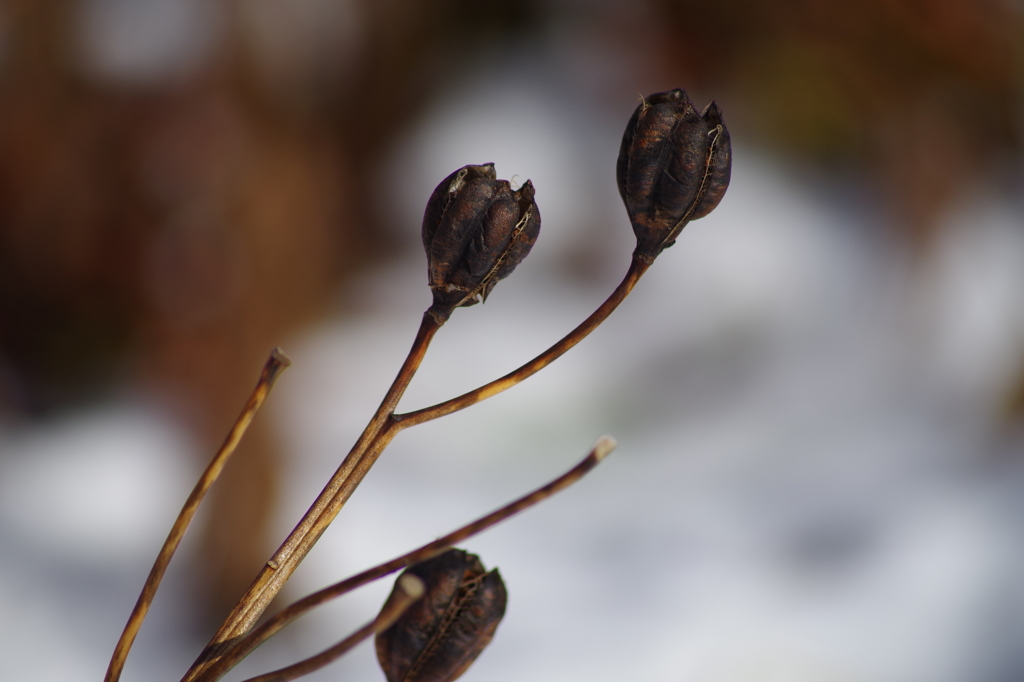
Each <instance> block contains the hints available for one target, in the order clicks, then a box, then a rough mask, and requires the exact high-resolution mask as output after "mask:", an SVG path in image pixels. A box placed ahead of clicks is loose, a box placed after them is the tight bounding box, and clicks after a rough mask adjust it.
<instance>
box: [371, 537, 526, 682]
mask: <svg viewBox="0 0 1024 682" xmlns="http://www.w3.org/2000/svg"><path fill="white" fill-rule="evenodd" d="M410 573H411V574H413V575H415V576H416V577H417V578H419V579H420V580H422V581H423V583H424V585H425V587H426V594H425V595H424V596H423V598H422V599H420V600H419V601H417V602H416V603H414V604H413V605H412V606H410V607H409V609H408V610H407V611H406V612H405V613H404V614H402V616H401V617H400V618H399V619H398V620H397V621H396V622H395V624H394V625H392V626H391V627H390V628H388V629H387V630H384V631H383V632H381V633H379V634H378V635H377V638H376V644H377V660H378V661H379V662H380V667H381V669H383V671H384V675H385V676H386V677H387V679H388V682H451V681H452V680H454V679H456V678H458V677H459V676H460V675H462V673H464V672H466V670H467V669H468V668H469V666H470V665H471V664H472V663H473V661H474V660H476V657H477V656H479V655H480V652H482V651H483V650H484V647H486V646H487V645H488V644H489V643H490V641H491V638H492V637H493V636H494V631H495V630H496V629H497V628H498V623H499V622H501V618H502V616H504V615H505V600H506V593H505V584H504V583H503V582H502V580H501V576H500V575H499V574H498V571H497V569H494V570H492V571H485V570H484V567H483V564H481V563H480V559H479V557H477V556H476V555H473V554H467V553H466V552H465V551H464V550H461V549H450V550H448V551H447V552H445V553H443V554H440V555H438V556H436V557H434V558H433V559H428V560H427V561H424V562H422V563H419V564H416V565H415V566H410V567H409V568H407V569H406V570H405V571H404V572H403V573H402V575H403V576H404V575H406V574H410ZM399 580H401V576H399ZM396 589H397V588H396ZM392 598H394V591H393V592H392V597H389V600H390V599H392Z"/></svg>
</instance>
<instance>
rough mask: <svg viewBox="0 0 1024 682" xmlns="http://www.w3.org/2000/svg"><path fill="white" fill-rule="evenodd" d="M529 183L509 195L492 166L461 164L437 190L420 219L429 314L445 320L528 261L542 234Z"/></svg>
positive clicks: (507, 184)
mask: <svg viewBox="0 0 1024 682" xmlns="http://www.w3.org/2000/svg"><path fill="white" fill-rule="evenodd" d="M533 197H534V189H533V184H532V183H531V182H530V181H529V180H527V181H526V184H525V185H523V186H522V187H520V188H519V189H518V190H515V191H513V190H512V187H511V186H510V185H509V183H508V181H507V180H498V179H497V175H496V174H495V172H494V164H493V163H488V164H484V165H482V166H464V167H462V168H460V169H459V170H457V171H455V172H454V173H452V174H451V175H449V176H448V177H447V178H445V179H444V180H443V181H442V182H441V184H439V185H438V186H437V188H436V189H435V190H434V192H433V193H432V194H431V195H430V199H429V200H428V201H427V210H426V212H425V213H424V215H423V247H424V249H426V252H427V266H428V273H429V282H430V288H431V290H432V291H433V293H434V304H433V306H431V308H430V311H431V314H432V315H433V316H434V318H435V319H437V320H438V321H439V322H444V321H445V320H447V319H448V316H449V315H451V313H452V311H453V310H454V309H455V308H458V307H459V306H470V305H474V304H475V303H478V302H479V301H480V300H486V299H487V295H488V294H489V293H490V292H491V289H493V288H494V285H495V284H497V282H498V280H500V279H503V278H505V277H507V276H508V275H510V274H512V270H514V269H515V267H516V266H517V265H519V263H521V262H522V260H523V259H524V258H526V254H528V253H529V252H530V248H531V247H532V246H533V244H534V242H535V241H536V240H537V234H538V233H539V232H540V212H539V211H538V210H537V204H536V202H535V201H534V200H533Z"/></svg>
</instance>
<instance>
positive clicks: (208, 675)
mask: <svg viewBox="0 0 1024 682" xmlns="http://www.w3.org/2000/svg"><path fill="white" fill-rule="evenodd" d="M614 448H615V440H614V439H613V438H611V437H609V436H603V437H601V438H600V439H598V441H597V443H595V444H594V447H593V449H591V451H590V453H589V454H587V456H586V457H585V458H584V459H583V460H582V461H581V462H580V463H579V464H577V465H576V466H574V467H573V468H572V469H570V470H569V471H567V472H565V473H564V474H562V475H561V476H559V477H558V478H556V479H555V480H553V481H551V482H550V483H548V484H546V485H544V486H542V487H540V488H537V489H536V490H534V491H533V492H531V493H529V494H527V495H524V496H522V497H520V498H518V499H517V500H515V501H513V502H510V503H509V504H507V505H505V506H504V507H501V508H500V509H497V510H495V511H493V512H491V513H490V514H487V515H486V516H483V517H481V518H479V519H477V520H475V521H473V522H471V523H468V524H466V525H465V526H462V527H461V528H459V529H457V530H455V531H453V532H451V533H449V534H447V535H445V536H443V537H440V538H438V539H437V540H434V541H433V542H430V543H427V544H426V545H423V546H422V547H420V548H418V549H414V550H413V551H411V552H407V553H406V554H403V555H402V556H400V557H397V558H395V559H392V560H391V561H388V562H386V563H383V564H380V565H379V566H374V567H373V568H370V569H367V570H365V571H363V572H362V573H359V574H357V575H354V576H352V577H351V578H347V579H345V580H342V581H341V582H338V583H335V584H333V585H330V586H328V587H325V588H324V589H322V590H320V591H318V592H314V593H313V594H311V595H309V596H307V597H304V598H303V599H300V600H299V601H297V602H295V603H294V604H291V605H290V606H288V607H286V608H284V609H282V610H281V611H279V612H278V613H276V614H275V615H273V616H271V617H270V618H269V619H267V621H266V622H265V623H263V624H262V625H260V626H259V627H257V628H256V629H254V630H253V631H252V632H250V633H249V634H248V635H246V636H245V637H244V638H242V639H240V640H239V641H238V642H236V643H235V644H234V645H233V646H231V648H229V649H227V650H226V651H225V652H224V653H223V655H222V656H221V658H220V659H219V660H217V661H216V662H215V663H214V664H213V665H211V666H210V667H209V668H208V669H207V670H206V671H205V673H204V674H203V676H202V678H201V679H202V680H204V682H205V681H209V682H212V681H214V680H219V679H220V678H221V677H222V676H224V675H225V674H227V672H228V671H229V670H231V668H232V667H234V666H235V665H237V664H238V662H239V661H241V660H242V659H243V658H245V657H246V656H248V655H249V654H250V653H252V652H253V651H254V650H255V649H256V647H258V646H259V645H260V644H262V643H263V642H265V641H267V640H268V639H270V638H271V637H272V636H274V635H275V634H277V633H278V632H280V631H281V630H282V629H283V628H284V627H286V626H287V625H289V624H290V623H292V622H294V621H295V620H296V619H298V618H299V617H300V616H302V615H303V614H305V613H307V612H308V611H311V610H313V609H315V608H316V607H318V606H321V605H323V604H325V603H327V602H329V601H331V600H333V599H337V598H338V597H340V596H342V595H344V594H347V593H349V592H351V591H352V590H355V589H357V588H359V587H362V586H363V585H367V584H369V583H371V582H373V581H375V580H378V579H380V578H383V577H384V576H386V575H388V574H390V573H394V572H395V571H397V570H400V569H402V568H405V567H406V566H410V565H412V564H416V563H419V562H421V561H426V560H427V559H430V558H432V557H434V556H437V555H438V554H441V553H442V552H444V551H445V550H447V549H448V548H449V547H451V546H452V545H454V544H456V543H458V542H462V541H463V540H465V539H466V538H469V537H472V536H473V535H476V534H477V533H480V532H482V531H484V530H487V529H488V528H490V527H491V526H494V525H495V524H498V523H500V522H502V521H504V520H505V519H507V518H509V517H511V516H514V515H515V514H518V513H519V512H521V511H523V510H524V509H527V508H529V507H532V506H533V505H535V504H537V503H538V502H542V501H543V500H545V499H547V498H549V497H551V496H552V495H554V494H555V493H557V492H559V491H561V490H564V489H565V488H568V487H569V486H570V485H572V484H573V483H575V482H576V481H578V480H580V479H581V478H583V476H585V475H586V474H587V473H588V472H589V471H590V470H591V469H593V468H594V467H595V466H597V464H598V463H599V462H600V461H601V460H603V459H604V458H605V457H607V456H608V454H609V453H610V452H611V451H612V450H613V449H614Z"/></svg>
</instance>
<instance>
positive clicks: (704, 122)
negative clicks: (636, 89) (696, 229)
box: [616, 89, 732, 262]
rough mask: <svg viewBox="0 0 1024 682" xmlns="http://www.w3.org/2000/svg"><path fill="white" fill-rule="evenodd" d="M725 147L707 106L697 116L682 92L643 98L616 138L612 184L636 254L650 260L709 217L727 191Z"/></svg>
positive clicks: (728, 154)
mask: <svg viewBox="0 0 1024 682" xmlns="http://www.w3.org/2000/svg"><path fill="white" fill-rule="evenodd" d="M731 167H732V146H731V142H730V139H729V131H728V130H727V129H726V127H725V124H724V123H723V122H722V112H721V111H719V109H718V105H716V104H715V103H714V102H712V103H711V104H709V105H708V106H707V108H705V109H704V111H703V112H702V113H699V114H698V113H697V110H696V109H695V108H694V106H693V103H692V102H691V101H690V98H689V97H687V96H686V93H685V92H684V91H682V90H679V89H676V90H670V91H668V92H659V93H657V94H654V95H651V96H650V97H647V98H645V99H644V100H643V102H641V103H640V106H639V107H637V109H636V111H635V112H633V116H632V118H630V119H629V124H628V125H627V126H626V132H625V134H624V135H623V136H622V146H621V147H620V148H619V159H618V163H617V164H616V180H617V181H618V184H619V194H621V195H622V200H623V201H624V202H625V204H626V211H627V212H628V213H629V220H630V222H631V223H632V224H633V232H634V233H635V234H636V239H637V247H636V254H637V255H638V256H639V257H640V258H642V259H644V260H646V261H647V262H650V261H652V260H653V259H654V258H655V257H657V255H658V254H659V253H661V251H662V250H663V249H666V248H668V247H670V246H672V244H674V243H675V240H676V237H678V236H679V232H680V231H681V230H682V229H683V227H684V226H685V225H686V223H688V222H689V221H691V220H696V219H697V218H702V217H704V216H706V215H707V214H708V213H710V212H711V211H712V210H713V209H714V208H715V206H717V205H718V202H719V201H721V199H722V196H723V195H724V194H725V190H726V188H727V187H728V186H729V174H730V169H731Z"/></svg>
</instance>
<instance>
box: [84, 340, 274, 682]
mask: <svg viewBox="0 0 1024 682" xmlns="http://www.w3.org/2000/svg"><path fill="white" fill-rule="evenodd" d="M290 364H291V360H289V359H288V356H286V355H285V354H284V352H282V351H281V349H280V348H275V349H273V350H272V351H271V352H270V357H269V358H267V362H266V363H265V364H264V365H263V370H262V372H260V378H259V381H257V382H256V387H255V388H254V389H253V391H252V394H251V395H250V396H249V399H248V401H246V403H245V407H244V408H243V409H242V413H241V414H240V415H238V419H236V420H235V423H234V426H232V427H231V431H230V432H228V435H227V438H225V439H224V443H223V445H221V446H220V449H219V450H217V452H216V454H214V456H213V459H211V460H210V463H209V464H208V465H207V467H206V470H205V471H203V473H202V475H201V476H200V477H199V480H198V481H197V482H196V485H195V487H194V488H192V492H191V493H190V494H189V496H188V499H187V500H185V504H184V506H182V508H181V511H180V512H179V513H178V518H177V519H175V521H174V525H172V526H171V531H170V533H168V534H167V539H166V540H164V544H163V547H161V548H160V553H159V554H157V557H156V561H154V562H153V568H152V569H150V571H149V576H148V577H147V578H146V582H145V584H144V585H143V586H142V592H141V594H139V599H138V601H136V602H135V608H134V609H132V613H131V616H129V617H128V623H127V624H126V625H125V626H124V630H123V631H122V632H121V637H120V639H118V640H117V646H116V647H114V653H113V655H112V656H111V658H110V664H109V665H108V666H107V674H106V676H105V677H104V678H103V679H104V682H117V681H118V680H119V679H120V678H121V671H122V670H124V664H125V661H126V660H127V658H128V652H129V651H131V648H132V644H133V643H134V642H135V637H136V635H138V633H139V628H141V627H142V621H143V620H145V618H146V614H148V613H149V607H150V605H152V603H153V598H154V596H156V591H157V588H158V587H160V582H161V581H162V580H163V577H164V574H165V573H166V572H167V566H168V565H169V564H170V563H171V558H172V557H173V556H174V552H175V551H176V550H177V549H178V545H179V544H181V539H182V538H183V537H184V535H185V531H186V530H187V529H188V527H189V524H191V523H192V519H193V517H195V515H196V510H197V509H198V508H199V505H200V503H202V501H203V498H204V497H206V493H207V491H209V489H210V487H211V486H212V485H213V484H214V482H215V481H216V480H217V477H218V476H220V473H221V471H223V470H224V465H225V464H227V462H228V460H229V459H230V458H231V455H232V454H234V452H235V449H236V448H237V447H238V443H239V441H241V440H242V436H243V435H244V434H245V431H246V429H248V428H249V424H250V423H252V420H253V417H255V416H256V412H257V410H259V409H260V406H262V405H263V403H264V401H265V400H266V399H267V396H268V395H269V394H270V389H271V388H273V386H274V382H275V381H276V380H277V377H278V376H280V374H281V372H282V371H283V370H284V369H285V368H286V367H288V366H289V365H290Z"/></svg>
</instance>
